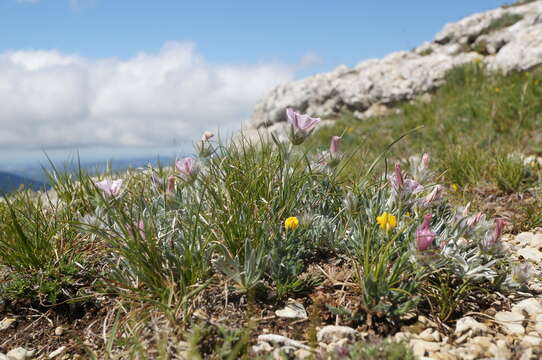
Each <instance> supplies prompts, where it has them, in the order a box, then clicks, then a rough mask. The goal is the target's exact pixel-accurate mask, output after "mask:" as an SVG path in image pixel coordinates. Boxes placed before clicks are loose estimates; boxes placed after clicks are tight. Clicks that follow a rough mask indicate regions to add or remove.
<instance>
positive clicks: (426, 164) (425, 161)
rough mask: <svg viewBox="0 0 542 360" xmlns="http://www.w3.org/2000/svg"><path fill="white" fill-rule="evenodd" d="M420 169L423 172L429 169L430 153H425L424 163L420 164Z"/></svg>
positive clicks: (423, 156)
mask: <svg viewBox="0 0 542 360" xmlns="http://www.w3.org/2000/svg"><path fill="white" fill-rule="evenodd" d="M420 168H421V169H422V170H425V169H428V168H429V154H428V153H424V154H423V155H422V163H421V164H420Z"/></svg>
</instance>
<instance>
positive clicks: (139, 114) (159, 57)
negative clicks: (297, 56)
mask: <svg viewBox="0 0 542 360" xmlns="http://www.w3.org/2000/svg"><path fill="white" fill-rule="evenodd" d="M296 69H298V66H288V65H284V64H280V63H259V64H252V65H212V64H209V63H207V62H206V61H205V59H204V58H203V57H202V56H201V55H199V54H198V53H197V52H196V51H195V49H194V45H193V44H190V43H177V42H172V43H167V44H166V45H165V46H164V47H163V48H162V49H161V50H160V51H158V52H157V53H144V52H142V53H139V54H137V55H136V56H134V57H133V58H130V59H127V60H119V59H115V58H108V59H98V60H91V59H86V58H83V57H80V56H77V55H69V54H63V53H60V52H58V51H12V52H4V53H0V79H1V81H0V99H2V106H0V147H1V148H3V149H8V150H9V149H12V150H22V149H39V148H41V147H45V148H55V147H56V148H62V147H84V146H150V147H156V146H164V145H166V144H171V143H172V142H173V141H177V142H182V141H187V140H188V141H191V140H193V139H196V138H198V137H199V136H200V134H201V133H202V132H203V131H204V130H207V129H217V128H220V129H221V130H226V131H227V130H232V129H235V128H237V127H239V126H240V125H241V123H242V122H243V121H245V120H247V119H248V117H249V116H250V113H251V111H252V109H253V107H254V105H255V103H256V101H257V100H258V99H259V98H261V97H262V96H264V95H265V94H266V93H267V92H268V91H269V90H270V89H271V88H273V87H274V86H275V85H277V84H278V83H282V82H286V81H290V80H292V79H293V77H294V74H295V71H296Z"/></svg>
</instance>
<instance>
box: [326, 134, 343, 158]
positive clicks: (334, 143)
mask: <svg viewBox="0 0 542 360" xmlns="http://www.w3.org/2000/svg"><path fill="white" fill-rule="evenodd" d="M340 144H341V137H340V136H332V137H331V145H330V146H329V153H330V154H331V156H334V155H337V154H339V145H340Z"/></svg>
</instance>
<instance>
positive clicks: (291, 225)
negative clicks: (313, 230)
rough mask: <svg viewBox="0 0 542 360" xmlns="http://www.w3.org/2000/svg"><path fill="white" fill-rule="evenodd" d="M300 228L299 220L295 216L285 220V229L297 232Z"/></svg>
mask: <svg viewBox="0 0 542 360" xmlns="http://www.w3.org/2000/svg"><path fill="white" fill-rule="evenodd" d="M298 226H299V220H298V219H297V218H296V217H295V216H290V217H289V218H288V219H286V220H284V228H285V229H286V230H295V229H297V227H298Z"/></svg>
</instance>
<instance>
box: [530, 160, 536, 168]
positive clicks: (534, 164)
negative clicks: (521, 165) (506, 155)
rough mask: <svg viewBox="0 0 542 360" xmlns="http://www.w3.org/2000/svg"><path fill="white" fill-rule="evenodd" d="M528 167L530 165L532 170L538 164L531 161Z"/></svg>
mask: <svg viewBox="0 0 542 360" xmlns="http://www.w3.org/2000/svg"><path fill="white" fill-rule="evenodd" d="M529 165H531V167H532V168H535V167H536V165H538V163H537V162H536V161H535V160H533V161H531V162H530V163H529Z"/></svg>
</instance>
